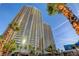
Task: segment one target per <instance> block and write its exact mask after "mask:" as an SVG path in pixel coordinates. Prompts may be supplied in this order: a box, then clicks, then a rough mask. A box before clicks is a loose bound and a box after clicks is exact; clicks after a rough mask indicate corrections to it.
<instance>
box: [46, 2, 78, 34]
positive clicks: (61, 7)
mask: <svg viewBox="0 0 79 59" xmlns="http://www.w3.org/2000/svg"><path fill="white" fill-rule="evenodd" d="M47 6H48V9H47V10H48V13H49V15H55V14H58V13H62V14H63V15H64V16H65V17H66V18H67V19H68V20H69V22H70V23H71V24H72V26H73V28H74V29H75V31H76V33H77V34H79V21H78V18H77V17H76V16H75V15H74V14H73V12H72V11H71V10H69V8H68V7H67V4H65V3H48V4H47Z"/></svg>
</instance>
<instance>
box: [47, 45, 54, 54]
mask: <svg viewBox="0 0 79 59" xmlns="http://www.w3.org/2000/svg"><path fill="white" fill-rule="evenodd" d="M46 51H47V52H50V54H51V55H52V54H54V50H53V47H52V46H51V45H49V46H48V48H47V49H46Z"/></svg>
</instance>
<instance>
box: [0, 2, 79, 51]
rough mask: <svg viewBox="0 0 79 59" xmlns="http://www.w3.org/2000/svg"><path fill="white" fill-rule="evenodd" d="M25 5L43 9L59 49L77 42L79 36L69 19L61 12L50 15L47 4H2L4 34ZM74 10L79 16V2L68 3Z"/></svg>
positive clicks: (0, 15) (0, 31) (0, 16)
mask: <svg viewBox="0 0 79 59" xmlns="http://www.w3.org/2000/svg"><path fill="white" fill-rule="evenodd" d="M23 6H33V7H36V8H38V9H39V10H40V11H41V14H42V18H43V22H45V23H47V24H48V25H50V26H51V29H52V33H53V37H54V41H55V45H56V48H57V49H61V50H64V45H67V44H73V43H76V42H77V41H78V40H79V36H78V35H77V34H76V32H75V30H74V29H73V28H72V26H71V24H70V23H69V21H68V19H67V18H66V17H65V16H63V15H62V14H61V13H60V14H57V15H53V16H50V15H48V12H47V4H45V3H43V4H39V3H33V4H32V3H27V4H20V3H19V4H16V3H15V4H8V3H7V4H0V34H3V33H4V32H5V30H6V28H7V27H8V25H9V24H10V22H11V21H12V20H13V19H14V18H15V16H16V15H17V13H18V12H19V11H20V9H21V8H22V7H23ZM67 6H68V7H69V8H70V10H72V12H73V13H74V14H75V15H76V16H77V17H79V4H77V3H76V4H67Z"/></svg>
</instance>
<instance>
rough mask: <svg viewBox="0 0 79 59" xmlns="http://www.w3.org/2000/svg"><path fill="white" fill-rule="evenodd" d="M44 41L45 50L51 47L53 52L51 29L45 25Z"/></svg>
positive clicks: (53, 44) (53, 43)
mask: <svg viewBox="0 0 79 59" xmlns="http://www.w3.org/2000/svg"><path fill="white" fill-rule="evenodd" d="M44 40H45V48H48V47H49V46H50V45H51V46H52V47H53V50H55V49H56V47H55V42H54V38H53V34H52V30H51V27H50V26H49V25H47V24H46V23H44Z"/></svg>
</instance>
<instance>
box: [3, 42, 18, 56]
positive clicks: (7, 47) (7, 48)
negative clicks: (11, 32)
mask: <svg viewBox="0 0 79 59" xmlns="http://www.w3.org/2000/svg"><path fill="white" fill-rule="evenodd" d="M16 49H17V45H16V42H15V40H10V41H9V43H6V44H5V45H4V47H3V52H4V53H3V55H8V54H9V53H11V52H12V51H14V50H16Z"/></svg>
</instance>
